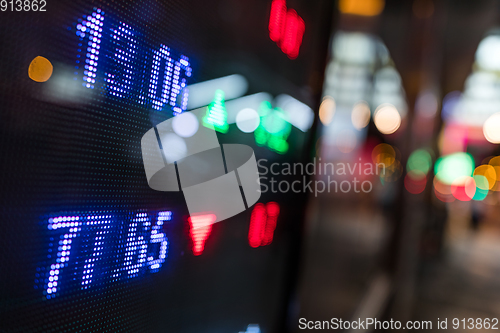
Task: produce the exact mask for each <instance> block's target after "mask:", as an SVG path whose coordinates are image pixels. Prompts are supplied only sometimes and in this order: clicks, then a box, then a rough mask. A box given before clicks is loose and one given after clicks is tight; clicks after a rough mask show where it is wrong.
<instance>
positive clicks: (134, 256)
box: [34, 8, 279, 300]
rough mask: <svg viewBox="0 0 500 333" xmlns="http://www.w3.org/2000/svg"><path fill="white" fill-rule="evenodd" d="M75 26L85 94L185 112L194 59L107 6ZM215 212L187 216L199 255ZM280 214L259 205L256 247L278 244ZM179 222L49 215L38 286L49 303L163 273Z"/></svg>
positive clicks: (252, 234)
mask: <svg viewBox="0 0 500 333" xmlns="http://www.w3.org/2000/svg"><path fill="white" fill-rule="evenodd" d="M73 26H74V29H75V30H76V33H75V34H76V38H78V50H77V53H76V66H75V72H74V74H75V77H74V80H76V81H77V82H79V83H78V84H79V85H81V87H83V89H95V90H97V91H98V92H99V93H100V95H101V96H103V95H106V96H108V97H110V98H111V99H124V100H127V101H129V102H133V103H137V105H139V106H142V107H143V108H145V109H150V110H151V109H152V110H153V111H158V112H162V113H167V114H171V115H173V116H177V115H179V114H181V113H183V112H184V111H186V109H187V104H188V94H189V88H188V87H187V80H188V79H189V78H190V77H191V76H192V68H191V67H190V62H189V58H188V57H186V56H184V55H182V54H178V53H176V52H175V51H173V50H171V49H170V48H169V47H167V46H165V45H157V46H151V45H150V44H148V43H146V41H144V40H141V39H140V38H139V37H140V36H141V34H139V33H138V32H137V31H136V30H135V29H134V28H133V27H131V26H129V25H127V24H126V23H124V22H121V21H116V20H114V19H112V18H110V17H108V16H107V15H106V14H105V12H104V11H103V10H101V9H100V8H94V9H93V10H92V11H91V13H90V14H88V15H83V16H82V17H81V18H80V19H78V20H77V22H75V23H74V25H73ZM73 36H74V35H73ZM105 48H109V49H105ZM144 54H146V56H145V57H143V58H142V59H139V56H140V55H144ZM103 58H104V59H105V61H102V60H103ZM147 62H149V64H148V65H146V63H147ZM144 69H146V70H144ZM146 171H147V170H146ZM259 196H260V194H259V195H258V196H257V197H256V199H258V197H259ZM247 200H248V198H247ZM248 206H251V205H250V202H249V205H248ZM212 215H213V214H208V213H207V214H206V215H198V216H196V218H193V217H191V218H189V219H188V223H189V236H190V238H191V241H192V251H193V254H194V255H200V254H201V253H202V252H203V249H204V244H205V241H206V240H207V238H208V236H209V235H210V232H211V229H212V224H213V223H214V222H215V216H212ZM278 215H279V205H278V204H277V203H275V202H269V203H267V204H262V203H258V204H257V205H256V206H255V207H254V208H253V211H252V214H251V221H250V225H249V230H248V243H249V245H250V246H251V247H252V248H256V247H259V246H265V245H268V244H270V243H271V242H272V239H273V234H274V231H275V228H276V221H277V218H278ZM173 217H174V216H173V213H172V211H170V210H162V211H146V210H141V211H133V212H129V213H125V214H123V213H118V212H117V211H113V210H112V211H92V210H88V211H71V210H70V211H65V212H57V213H51V214H48V215H46V216H43V217H42V219H41V224H42V225H43V228H45V230H48V242H47V244H48V246H47V247H46V249H45V250H44V251H46V252H45V253H46V256H45V259H44V260H43V261H42V262H40V263H39V264H38V266H37V268H36V274H35V286H34V287H35V289H37V290H39V291H40V292H41V293H43V296H44V299H48V300H50V299H54V298H56V297H57V296H59V295H61V294H65V293H66V292H68V291H70V290H75V288H76V289H80V290H87V289H92V288H93V287H97V286H99V285H104V284H108V283H114V282H118V281H124V280H127V279H132V278H138V277H140V276H144V275H145V274H150V273H156V272H159V271H160V269H161V268H162V267H163V265H164V264H165V260H166V258H167V256H168V248H169V239H168V238H167V235H166V233H165V231H166V230H168V227H167V222H168V221H172V219H173ZM181 220H182V219H181V218H179V217H177V221H178V222H180V221H181Z"/></svg>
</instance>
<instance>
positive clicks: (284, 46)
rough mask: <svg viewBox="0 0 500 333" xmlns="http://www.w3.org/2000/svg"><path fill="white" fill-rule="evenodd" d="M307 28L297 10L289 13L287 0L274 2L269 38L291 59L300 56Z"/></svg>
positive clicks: (270, 18)
mask: <svg viewBox="0 0 500 333" xmlns="http://www.w3.org/2000/svg"><path fill="white" fill-rule="evenodd" d="M305 28H306V26H305V24H304V20H303V19H302V18H301V17H300V16H299V15H298V14H297V12H296V11H295V10H293V9H290V10H288V11H287V8H286V2H285V0H273V2H272V4H271V15H270V17H269V37H270V38H271V40H272V41H274V42H276V44H278V46H279V47H280V48H281V51H283V53H285V54H286V55H287V56H288V57H289V58H290V59H295V58H297V57H298V55H299V49H300V45H301V44H302V37H303V36H304V31H305Z"/></svg>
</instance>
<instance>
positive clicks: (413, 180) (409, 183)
mask: <svg viewBox="0 0 500 333" xmlns="http://www.w3.org/2000/svg"><path fill="white" fill-rule="evenodd" d="M404 183H405V188H406V190H407V191H408V192H410V193H411V194H419V193H422V192H423V191H424V190H425V186H426V185H427V176H426V175H425V174H424V173H423V172H409V173H407V174H406V176H405V181H404Z"/></svg>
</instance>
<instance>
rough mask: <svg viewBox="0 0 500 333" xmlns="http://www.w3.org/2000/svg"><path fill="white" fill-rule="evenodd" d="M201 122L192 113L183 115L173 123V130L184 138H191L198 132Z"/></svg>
mask: <svg viewBox="0 0 500 333" xmlns="http://www.w3.org/2000/svg"><path fill="white" fill-rule="evenodd" d="M198 127H199V122H198V119H196V116H195V115H194V114H192V113H190V112H186V113H181V114H179V115H178V116H175V117H174V120H173V121H172V128H173V129H174V132H175V133H176V134H177V135H179V136H181V137H183V138H189V137H192V136H193V135H195V133H196V132H197V131H198Z"/></svg>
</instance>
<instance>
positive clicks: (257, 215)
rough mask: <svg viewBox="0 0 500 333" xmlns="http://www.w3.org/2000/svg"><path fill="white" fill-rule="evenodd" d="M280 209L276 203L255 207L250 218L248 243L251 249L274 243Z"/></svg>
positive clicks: (260, 204)
mask: <svg viewBox="0 0 500 333" xmlns="http://www.w3.org/2000/svg"><path fill="white" fill-rule="evenodd" d="M279 213H280V207H279V205H278V204H277V203H276V202H269V203H268V204H267V205H264V204H262V203H258V204H256V205H255V207H254V209H253V211H252V216H251V218H250V228H249V230H248V243H249V244H250V246H251V247H259V246H264V245H269V244H271V243H272V241H273V237H274V230H275V229H276V222H277V220H278V215H279Z"/></svg>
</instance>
